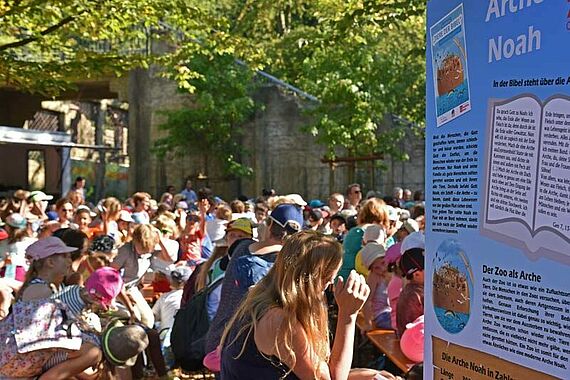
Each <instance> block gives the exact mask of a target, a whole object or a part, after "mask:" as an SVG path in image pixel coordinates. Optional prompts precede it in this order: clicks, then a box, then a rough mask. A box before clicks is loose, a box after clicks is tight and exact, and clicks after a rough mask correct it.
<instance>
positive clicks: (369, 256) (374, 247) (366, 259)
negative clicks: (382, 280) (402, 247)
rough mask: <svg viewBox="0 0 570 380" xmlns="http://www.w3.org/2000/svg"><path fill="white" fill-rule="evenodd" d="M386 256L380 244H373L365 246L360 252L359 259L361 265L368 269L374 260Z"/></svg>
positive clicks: (384, 249)
mask: <svg viewBox="0 0 570 380" xmlns="http://www.w3.org/2000/svg"><path fill="white" fill-rule="evenodd" d="M384 256H386V248H384V246H383V245H382V244H378V243H375V242H372V243H368V244H366V245H365V246H364V247H363V248H362V251H360V258H361V259H362V264H364V266H365V267H366V268H370V265H372V263H373V262H374V260H376V259H378V258H380V257H384Z"/></svg>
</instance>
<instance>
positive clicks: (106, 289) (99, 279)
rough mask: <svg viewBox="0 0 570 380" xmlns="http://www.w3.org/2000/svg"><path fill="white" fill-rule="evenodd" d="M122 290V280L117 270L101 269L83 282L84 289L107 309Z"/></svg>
mask: <svg viewBox="0 0 570 380" xmlns="http://www.w3.org/2000/svg"><path fill="white" fill-rule="evenodd" d="M122 288H123V278H122V277H121V274H120V273H119V271H118V270H116V269H115V268H111V267H102V268H99V269H97V270H96V271H94V272H93V273H91V275H90V276H89V278H88V279H87V281H85V289H86V290H87V292H88V293H89V294H91V295H94V296H96V297H97V298H98V300H99V302H100V303H101V304H102V305H103V306H105V307H109V306H110V305H111V304H112V303H113V301H114V300H115V297H117V296H118V295H119V293H120V292H121V289H122Z"/></svg>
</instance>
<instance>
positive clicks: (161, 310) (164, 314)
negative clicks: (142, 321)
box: [152, 289, 184, 330]
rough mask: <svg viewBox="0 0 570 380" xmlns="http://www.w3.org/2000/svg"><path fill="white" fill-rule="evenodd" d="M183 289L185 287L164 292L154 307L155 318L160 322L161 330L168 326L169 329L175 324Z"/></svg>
mask: <svg viewBox="0 0 570 380" xmlns="http://www.w3.org/2000/svg"><path fill="white" fill-rule="evenodd" d="M183 291H184V290H183V289H178V290H171V291H170V292H168V293H164V294H163V295H161V296H160V298H159V299H158V300H157V301H156V303H155V304H154V306H153V307H152V312H153V313H154V319H155V321H157V322H160V329H161V330H162V329H166V328H168V329H169V328H171V327H172V325H173V324H174V316H175V315H176V312H177V311H178V309H180V302H181V300H182V292H183Z"/></svg>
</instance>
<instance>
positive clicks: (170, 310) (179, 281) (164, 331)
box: [152, 267, 192, 364]
mask: <svg viewBox="0 0 570 380" xmlns="http://www.w3.org/2000/svg"><path fill="white" fill-rule="evenodd" d="M191 274H192V270H191V269H190V268H188V267H176V268H175V269H173V270H172V271H171V272H170V287H171V288H172V290H171V291H170V292H168V293H164V294H163V295H161V296H160V298H159V299H158V300H157V301H156V303H155V304H154V306H153V307H152V311H153V313H154V320H155V322H158V326H157V327H156V328H157V329H158V330H159V331H160V337H161V339H160V340H161V346H162V353H163V355H164V359H165V361H166V362H167V364H169V362H170V358H171V357H172V353H171V352H170V330H171V328H172V325H173V324H174V317H175V316H176V313H177V312H178V309H180V301H181V300H182V293H183V291H184V285H185V284H186V281H188V279H189V278H190V275H191Z"/></svg>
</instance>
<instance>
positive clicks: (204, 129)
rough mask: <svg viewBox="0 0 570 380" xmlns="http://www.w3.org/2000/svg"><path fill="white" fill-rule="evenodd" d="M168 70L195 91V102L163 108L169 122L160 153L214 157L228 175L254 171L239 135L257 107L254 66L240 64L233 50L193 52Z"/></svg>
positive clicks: (158, 148)
mask: <svg viewBox="0 0 570 380" xmlns="http://www.w3.org/2000/svg"><path fill="white" fill-rule="evenodd" d="M198 73H199V74H198ZM168 74H169V75H170V76H171V77H173V78H175V79H176V80H177V81H178V83H179V87H180V89H181V91H188V92H192V93H195V96H194V97H193V105H192V106H191V107H189V108H185V109H180V110H177V111H168V112H165V115H166V116H167V121H166V122H165V123H164V124H163V125H161V127H160V128H161V129H162V130H164V131H166V132H167V136H166V137H164V138H161V139H159V140H157V141H156V142H155V151H156V153H158V154H159V155H160V156H165V155H166V154H167V153H174V154H176V153H184V152H186V153H190V152H191V153H198V154H201V155H206V156H209V157H215V158H216V159H218V160H220V161H221V162H222V164H223V167H224V169H225V170H226V173H227V174H230V175H237V176H242V177H244V176H250V175H251V174H252V173H253V171H252V169H251V168H249V167H247V166H245V165H243V164H242V163H241V161H242V159H243V158H244V157H243V156H244V155H246V154H247V152H246V151H245V150H244V149H243V147H242V145H241V144H240V138H241V136H242V135H243V131H242V129H241V126H242V125H243V123H244V122H245V121H246V120H247V119H248V118H249V117H250V116H251V115H252V114H253V112H254V111H255V103H254V101H253V99H252V98H251V97H250V96H249V94H250V93H251V92H252V86H253V85H254V81H253V80H252V79H253V78H252V73H251V71H250V70H248V69H247V68H245V67H243V66H237V65H236V64H235V62H234V58H233V57H232V56H231V55H229V54H213V55H206V54H195V55H194V56H193V57H192V58H191V59H190V60H189V61H188V62H187V63H185V64H180V65H178V66H177V67H176V68H174V70H173V71H172V72H170V73H168Z"/></svg>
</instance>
